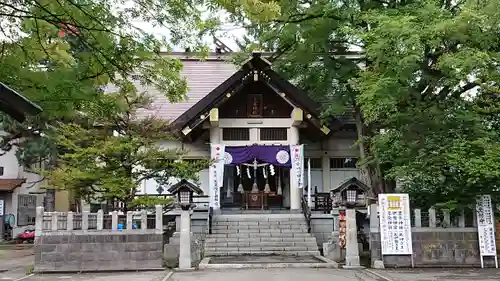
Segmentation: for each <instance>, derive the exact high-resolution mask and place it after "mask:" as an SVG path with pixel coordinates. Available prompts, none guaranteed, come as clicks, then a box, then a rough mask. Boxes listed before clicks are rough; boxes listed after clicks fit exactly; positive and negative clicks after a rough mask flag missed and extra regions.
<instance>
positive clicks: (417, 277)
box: [371, 268, 500, 281]
mask: <svg viewBox="0 0 500 281" xmlns="http://www.w3.org/2000/svg"><path fill="white" fill-rule="evenodd" d="M371 271H372V272H375V273H377V274H378V275H380V276H383V277H385V278H386V279H385V281H388V280H391V281H401V280H404V281H438V280H439V281H498V280H500V269H492V268H491V269H490V268H486V269H399V270H396V269H385V270H374V269H371Z"/></svg>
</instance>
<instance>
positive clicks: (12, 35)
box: [0, 0, 213, 206]
mask: <svg viewBox="0 0 500 281" xmlns="http://www.w3.org/2000/svg"><path fill="white" fill-rule="evenodd" d="M200 3H201V1H199V0H187V1H184V0H183V1H178V0H147V1H144V0H134V1H128V2H127V3H123V1H119V0H58V1H52V0H21V1H17V0H16V1H12V0H7V1H3V2H2V3H0V15H1V18H2V21H1V22H0V37H1V41H0V50H1V55H0V64H1V65H2V68H0V80H1V81H2V82H3V83H6V84H8V85H9V86H11V87H12V88H14V89H16V90H18V91H19V92H21V93H22V94H23V95H25V96H26V97H27V98H29V99H30V100H32V101H33V102H35V103H37V104H38V105H40V106H41V107H42V108H43V109H44V111H43V113H42V114H40V115H39V116H36V117H34V118H31V119H29V120H28V121H27V122H25V123H23V124H19V123H17V122H15V121H12V120H11V119H9V118H8V117H6V116H1V122H2V125H3V129H4V131H6V132H7V134H6V135H5V136H3V139H2V143H1V146H2V148H3V149H4V150H8V149H11V148H13V147H15V149H16V153H17V155H18V157H19V160H21V162H22V163H23V164H24V165H26V166H30V165H32V164H34V163H38V162H40V161H42V162H45V165H44V167H45V170H44V171H43V174H44V175H46V176H47V177H48V180H49V186H50V187H52V188H64V189H68V190H72V191H74V194H75V196H77V197H81V198H84V199H91V198H94V199H98V200H101V199H103V200H104V199H117V200H120V201H123V202H126V203H127V204H129V206H130V204H134V203H133V200H134V198H135V197H134V195H135V192H136V187H137V186H138V183H139V182H140V181H141V180H147V179H155V180H157V181H158V182H159V183H160V185H165V183H166V181H167V179H169V178H171V177H182V178H187V179H190V178H193V177H195V175H196V172H197V171H199V170H201V169H202V168H203V167H204V166H203V165H204V164H206V161H199V162H187V161H184V162H179V161H176V160H179V159H180V158H181V155H182V153H183V152H182V151H164V150H161V149H159V148H158V147H157V141H158V140H159V139H161V138H167V137H169V138H172V135H173V133H175V132H169V131H165V128H167V127H168V124H167V123H166V122H164V121H161V120H155V119H152V118H146V119H144V118H143V119H141V118H133V116H134V114H135V111H136V110H139V109H140V108H141V107H147V106H149V102H150V101H151V98H152V97H148V96H146V95H145V94H144V93H141V92H139V91H138V89H137V87H136V85H138V84H141V85H142V86H146V87H155V88H156V89H157V90H158V91H159V93H160V94H162V95H165V96H166V97H167V98H168V100H169V101H170V102H178V101H180V100H183V99H184V98H185V97H186V92H187V84H186V81H185V80H184V79H183V78H182V77H181V75H180V73H179V72H180V70H181V69H182V63H181V62H180V61H179V60H178V59H176V58H173V57H168V56H164V55H162V54H161V52H160V51H162V50H163V51H168V50H170V49H171V48H172V46H173V45H177V46H186V47H187V46H189V47H191V49H192V50H197V51H200V52H202V51H204V49H203V47H202V44H201V43H202V42H201V38H202V35H203V30H205V29H206V28H207V27H209V26H210V25H211V24H212V23H213V20H212V19H210V18H208V19H206V18H205V19H202V18H201V12H200V10H199V9H198V6H199V4H200ZM138 20H139V21H140V20H142V21H145V22H148V23H150V24H151V25H152V26H153V27H154V28H158V27H161V28H164V29H167V30H168V31H169V38H168V40H166V38H159V37H157V36H154V35H153V33H152V32H148V31H145V30H141V29H139V28H137V27H136V26H134V25H133V22H134V21H138ZM132 76H133V78H134V83H131V82H130V81H129V78H131V77H132ZM96 125H98V126H97V127H96ZM112 130H117V131H118V132H120V133H121V135H120V136H112V135H108V134H107V133H108V132H109V131H112ZM138 168H140V169H139V170H138ZM143 201H144V200H143ZM146 201H148V202H149V203H151V200H146Z"/></svg>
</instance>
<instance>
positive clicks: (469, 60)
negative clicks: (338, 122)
mask: <svg viewBox="0 0 500 281" xmlns="http://www.w3.org/2000/svg"><path fill="white" fill-rule="evenodd" d="M216 2H219V1H217V0H216ZM221 2H222V3H220V6H221V7H224V8H225V9H227V10H228V11H230V12H231V13H232V14H233V16H234V18H235V19H238V20H240V23H241V24H242V25H244V26H245V27H247V30H248V32H249V36H248V37H247V38H246V40H245V42H243V47H245V46H249V47H250V48H256V46H258V47H260V48H264V49H266V50H268V51H273V52H277V53H278V55H277V56H275V59H276V61H275V62H274V67H275V68H276V69H277V70H278V71H280V72H281V73H282V74H284V75H285V76H287V77H288V78H289V79H291V80H292V81H294V83H296V84H297V85H298V86H299V87H301V88H303V89H305V90H307V91H308V92H309V93H311V95H312V97H313V98H315V99H316V100H318V101H319V102H321V104H322V106H323V108H322V109H323V113H324V115H325V117H328V116H336V115H338V114H341V113H346V114H348V115H351V117H352V118H353V119H354V120H355V122H356V127H357V132H358V145H359V148H360V156H361V158H362V161H361V168H364V175H365V177H366V176H368V177H369V178H370V182H371V185H372V188H374V191H375V192H380V191H383V190H391V189H392V188H393V187H394V183H395V180H396V179H399V180H401V183H402V186H403V188H404V190H406V191H409V192H410V193H411V196H412V198H414V199H416V201H418V204H419V205H421V206H422V207H424V206H425V205H427V206H430V205H436V204H446V205H448V206H449V207H455V206H458V205H467V204H470V203H471V202H472V201H473V200H474V198H475V195H476V194H484V193H491V194H496V190H497V185H498V184H497V182H498V171H499V168H500V167H499V166H498V165H497V163H498V160H499V158H498V156H500V155H499V154H498V151H499V150H498V145H497V144H498V132H499V131H498V128H499V127H498V99H497V98H498V93H499V91H498V85H499V82H500V81H499V80H498V78H499V76H498V75H499V74H498V73H499V72H498V58H499V53H498V50H499V45H498V43H499V41H498V40H499V38H500V37H499V36H498V35H499V34H498V29H497V28H496V26H498V14H499V12H500V8H499V7H500V6H499V5H498V4H499V3H498V0H493V1H483V2H477V1H439V0H410V1H403V2H401V1H379V0H377V1H340V2H335V3H333V2H331V1H315V2H310V1H301V0H297V1H296V0H291V1H262V2H260V1H243V2H237V3H235V2H227V1H221ZM266 5H267V6H269V7H273V8H272V9H269V10H268V11H270V12H266V13H264V14H262V13H261V14H259V13H258V12H257V11H258V10H259V9H262V7H263V6H266ZM353 46H356V47H358V49H360V50H361V51H362V53H363V57H362V58H361V59H360V60H356V59H352V58H349V57H348V56H345V54H346V52H347V51H348V50H349V48H352V47H353ZM471 91H472V92H471ZM388 183H389V184H388Z"/></svg>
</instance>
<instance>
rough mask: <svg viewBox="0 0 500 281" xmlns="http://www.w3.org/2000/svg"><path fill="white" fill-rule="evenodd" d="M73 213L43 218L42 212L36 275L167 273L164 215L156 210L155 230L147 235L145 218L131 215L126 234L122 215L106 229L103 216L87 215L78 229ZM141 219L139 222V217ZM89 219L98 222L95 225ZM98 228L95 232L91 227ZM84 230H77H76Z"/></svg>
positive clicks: (115, 216)
mask: <svg viewBox="0 0 500 281" xmlns="http://www.w3.org/2000/svg"><path fill="white" fill-rule="evenodd" d="M74 215H75V214H73V213H71V212H69V213H44V210H43V207H38V208H37V217H36V227H35V228H36V234H35V235H36V239H35V246H34V248H35V249H34V250H35V264H34V271H35V272H85V271H115V270H147V269H161V268H162V267H163V253H162V252H163V210H162V207H161V206H156V210H155V217H154V220H155V221H154V229H147V225H148V223H147V214H146V212H140V213H136V212H128V213H127V217H126V221H125V222H123V223H120V224H123V229H118V225H120V224H119V220H118V213H117V212H113V213H112V215H110V217H109V218H110V219H111V224H110V228H109V229H105V228H104V226H105V223H104V217H105V215H104V214H103V212H102V211H99V212H98V213H96V214H90V213H88V212H83V213H82V214H81V215H80V217H81V221H80V222H79V223H78V224H75V223H74V221H73V219H74ZM137 215H139V218H136V219H135V220H134V218H135V216H137ZM89 217H92V218H94V219H95V220H94V222H92V223H91V220H89ZM90 224H95V229H92V227H89V225H90ZM75 225H80V226H79V227H78V228H79V229H77V230H75V229H74V228H75V227H74V226H75Z"/></svg>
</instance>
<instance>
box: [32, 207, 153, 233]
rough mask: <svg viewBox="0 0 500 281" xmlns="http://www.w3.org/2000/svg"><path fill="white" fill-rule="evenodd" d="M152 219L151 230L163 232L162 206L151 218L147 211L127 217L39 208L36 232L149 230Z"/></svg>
mask: <svg viewBox="0 0 500 281" xmlns="http://www.w3.org/2000/svg"><path fill="white" fill-rule="evenodd" d="M152 219H154V222H152V223H150V224H149V225H150V226H152V227H151V228H152V229H156V230H159V231H163V207H162V206H160V205H157V206H155V214H154V215H149V216H148V214H147V212H146V211H140V212H137V211H129V212H127V213H126V215H119V214H118V212H117V211H114V212H112V213H111V214H109V215H108V214H106V215H105V214H104V212H103V211H102V210H99V211H98V212H97V213H90V212H82V213H74V212H44V208H43V207H37V209H36V221H35V230H36V233H37V234H40V233H42V232H52V231H78V230H82V231H87V230H94V231H109V230H145V229H148V220H152ZM119 226H121V227H119Z"/></svg>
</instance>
